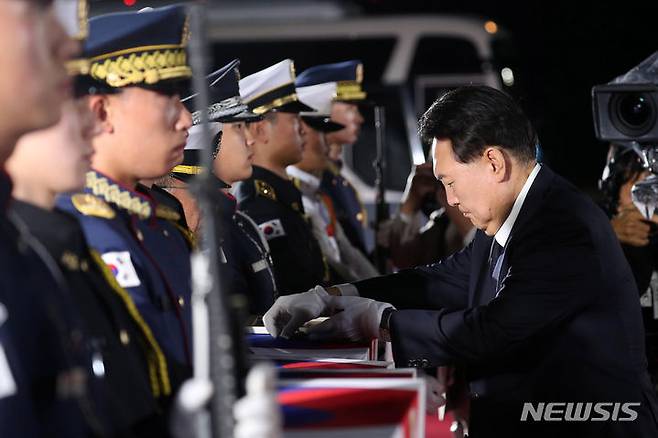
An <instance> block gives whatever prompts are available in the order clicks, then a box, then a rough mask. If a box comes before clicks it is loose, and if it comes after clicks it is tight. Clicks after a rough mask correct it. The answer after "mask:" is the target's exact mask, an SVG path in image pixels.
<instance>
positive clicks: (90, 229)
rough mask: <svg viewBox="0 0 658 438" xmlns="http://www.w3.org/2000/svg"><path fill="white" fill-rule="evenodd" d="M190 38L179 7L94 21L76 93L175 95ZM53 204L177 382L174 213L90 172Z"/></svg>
mask: <svg viewBox="0 0 658 438" xmlns="http://www.w3.org/2000/svg"><path fill="white" fill-rule="evenodd" d="M188 39H189V26H188V17H187V12H186V8H185V7H184V6H181V5H172V6H166V7H162V8H156V9H151V10H148V11H140V12H139V13H137V12H125V13H114V14H107V15H100V16H97V17H94V18H92V19H91V20H89V36H88V38H87V39H86V40H85V42H84V44H83V50H82V55H83V57H84V58H86V59H88V61H89V69H88V75H86V76H84V77H82V79H83V80H81V81H80V82H81V85H80V87H79V89H80V91H83V92H84V93H85V94H101V95H102V94H114V93H116V92H117V91H120V90H121V89H122V88H125V87H140V88H142V89H144V90H148V91H149V92H152V93H167V94H171V95H175V94H176V93H178V92H179V91H180V90H181V89H182V87H183V86H184V84H185V83H187V82H189V79H190V77H191V75H192V71H191V68H190V66H189V65H188V64H187V56H186V45H187V41H188ZM83 86H84V87H85V89H84V90H83ZM135 123H139V121H135ZM127 170H128V169H123V171H127ZM132 176H133V177H135V175H132ZM139 190H142V192H140V191H139ZM57 206H58V208H60V209H61V210H63V211H65V212H68V213H70V214H72V215H74V216H75V217H76V218H77V219H78V220H79V222H80V224H81V226H82V229H83V231H84V234H85V237H86V238H87V242H88V244H89V246H90V247H91V248H92V249H94V250H96V251H97V252H98V253H100V256H101V258H102V259H103V261H104V262H105V263H106V264H107V265H108V267H110V269H111V270H112V273H113V274H114V276H115V278H116V280H117V282H118V283H119V285H120V286H121V287H122V288H124V289H125V290H126V291H127V292H128V293H129V294H130V296H131V298H132V300H133V301H134V303H135V305H136V306H137V309H138V310H139V312H140V314H141V315H142V317H143V318H144V320H145V321H146V323H147V324H148V326H149V327H150V329H151V331H152V332H153V335H154V337H155V338H156V340H157V341H158V343H159V344H160V346H161V347H162V350H163V351H164V354H165V355H166V356H167V358H168V359H169V368H170V371H171V372H172V374H173V376H172V381H174V382H179V381H180V380H181V378H184V377H185V376H186V375H188V374H189V371H190V370H191V365H192V352H191V312H190V309H189V304H190V298H191V269H190V261H189V255H190V246H191V242H188V241H187V240H186V237H191V236H190V235H189V234H188V233H185V229H184V228H182V227H181V228H180V229H179V227H178V223H177V221H179V220H180V214H179V213H177V212H176V211H174V210H172V209H171V208H169V207H167V206H165V205H162V204H160V203H158V202H157V201H155V200H154V199H153V197H152V196H151V194H150V192H149V191H148V190H147V189H144V188H142V187H124V186H121V185H120V184H118V183H116V182H115V181H113V180H112V179H111V178H109V177H107V176H105V175H102V174H101V173H99V172H95V171H92V172H89V173H88V174H87V184H86V187H85V189H84V192H83V193H75V194H68V195H66V196H61V197H60V198H59V199H58V201H57ZM179 374H180V378H179V377H178V376H179ZM174 386H175V385H174Z"/></svg>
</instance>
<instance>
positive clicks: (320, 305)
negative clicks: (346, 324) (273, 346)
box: [263, 286, 331, 338]
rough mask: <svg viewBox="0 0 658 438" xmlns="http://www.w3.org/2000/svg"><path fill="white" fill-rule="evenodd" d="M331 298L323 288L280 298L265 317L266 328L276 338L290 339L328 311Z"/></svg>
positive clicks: (317, 287) (318, 287)
mask: <svg viewBox="0 0 658 438" xmlns="http://www.w3.org/2000/svg"><path fill="white" fill-rule="evenodd" d="M330 298H331V296H330V295H329V294H328V293H327V291H325V290H324V288H323V287H322V286H316V287H314V288H313V289H311V290H309V291H307V292H303V293H300V294H293V295H286V296H283V297H279V299H278V300H276V302H275V303H274V304H273V305H272V307H270V310H268V311H267V313H265V315H264V316H263V323H264V324H265V328H266V329H267V331H268V332H269V333H270V335H272V336H273V337H275V338H276V337H279V336H280V337H282V338H290V337H291V336H292V335H293V334H295V332H296V331H297V329H298V328H299V327H301V326H302V325H303V324H304V323H306V322H307V321H310V320H312V319H314V318H317V317H318V316H320V315H322V314H323V313H325V312H326V311H328V310H329V301H330Z"/></svg>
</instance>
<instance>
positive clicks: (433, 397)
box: [418, 370, 446, 416]
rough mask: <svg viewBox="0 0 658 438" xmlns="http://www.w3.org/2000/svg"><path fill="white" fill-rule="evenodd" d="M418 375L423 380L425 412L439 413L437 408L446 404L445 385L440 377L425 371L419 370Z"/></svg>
mask: <svg viewBox="0 0 658 438" xmlns="http://www.w3.org/2000/svg"><path fill="white" fill-rule="evenodd" d="M418 375H419V377H421V378H422V379H423V380H424V381H425V412H427V413H428V414H430V415H437V416H438V414H439V408H440V407H441V406H444V405H445V404H446V398H445V394H446V386H445V384H444V383H445V382H443V381H441V380H442V379H437V378H436V377H434V376H430V375H429V374H427V373H426V372H424V371H422V370H419V371H418Z"/></svg>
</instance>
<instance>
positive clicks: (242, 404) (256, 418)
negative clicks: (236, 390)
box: [233, 363, 282, 438]
mask: <svg viewBox="0 0 658 438" xmlns="http://www.w3.org/2000/svg"><path fill="white" fill-rule="evenodd" d="M245 386H246V390H247V391H246V392H247V394H246V395H245V396H244V397H242V398H241V399H240V400H238V401H237V402H236V403H235V405H234V406H233V415H234V416H235V428H234V430H233V436H234V438H278V437H280V436H281V424H282V418H281V417H282V415H281V409H280V408H279V404H278V403H277V400H276V369H275V368H274V367H273V366H272V365H269V364H266V363H259V364H256V365H255V366H254V367H253V368H252V369H251V371H249V374H248V375H247V380H246V385H245Z"/></svg>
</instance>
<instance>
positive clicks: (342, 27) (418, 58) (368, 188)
mask: <svg viewBox="0 0 658 438" xmlns="http://www.w3.org/2000/svg"><path fill="white" fill-rule="evenodd" d="M277 5H278V3H277ZM310 5H314V7H315V8H316V9H313V8H311V10H308V11H300V8H299V3H297V4H296V5H295V6H294V7H290V8H288V10H287V11H286V10H282V9H281V8H277V7H276V6H272V7H271V9H257V8H254V7H253V6H247V7H245V8H244V9H243V14H241V13H238V12H237V10H235V9H231V10H232V11H233V12H232V13H230V14H227V13H221V9H218V10H217V11H216V13H213V14H211V15H210V16H209V29H210V32H209V38H210V40H211V44H212V48H213V55H214V59H215V60H217V61H220V60H221V61H220V63H221V62H224V61H228V60H230V59H232V58H240V60H241V66H240V70H241V71H242V72H243V74H244V75H247V74H250V73H251V72H254V71H257V70H260V69H262V68H265V67H267V66H269V65H271V64H274V63H275V62H278V61H280V60H281V59H284V58H292V59H293V60H295V66H296V68H297V71H298V72H301V71H303V70H304V69H306V68H308V67H311V66H314V65H317V64H324V63H331V62H339V61H344V60H348V59H360V60H361V61H363V64H364V73H365V75H364V76H365V77H364V88H365V90H366V91H367V92H368V95H369V99H371V100H374V101H375V102H377V103H378V104H381V105H383V106H385V108H386V147H387V153H386V155H387V156H386V161H387V167H386V169H385V185H386V188H387V191H386V201H387V202H389V203H391V204H394V205H397V203H399V201H400V198H401V196H402V190H403V189H404V185H405V182H406V178H407V176H408V174H409V171H410V170H411V168H412V165H413V164H419V163H423V162H425V160H426V154H427V146H426V145H425V146H424V145H422V144H421V142H420V139H419V138H418V135H417V121H418V117H419V116H420V115H421V114H422V113H423V111H424V110H425V109H427V107H428V106H429V105H430V104H431V103H432V102H433V101H434V99H435V98H436V97H437V96H438V95H439V94H441V93H442V92H444V91H445V90H447V89H451V88H454V87H457V86H460V85H465V84H486V85H490V86H493V87H496V88H500V87H501V86H502V85H503V84H504V85H507V86H511V85H512V84H513V81H514V77H513V74H514V73H513V71H512V70H511V69H510V68H509V67H507V66H505V65H502V64H499V63H498V62H496V61H497V57H495V56H494V52H495V51H496V48H497V45H498V47H500V46H501V42H502V43H505V42H506V39H505V36H504V32H502V31H501V30H500V29H498V26H497V24H496V23H494V22H492V21H487V20H484V19H477V18H469V17H460V16H444V15H414V16H379V17H368V16H359V17H349V16H344V15H342V14H341V11H340V8H335V7H334V8H332V7H331V4H325V3H322V4H318V3H310ZM318 8H319V9H318ZM268 10H269V11H270V13H269V14H268V13H267V12H266V11H268ZM250 11H251V12H250ZM241 17H246V18H249V19H242V18H241ZM318 17H321V18H318ZM363 113H364V117H365V119H366V123H365V124H364V126H363V128H362V134H361V138H360V139H359V141H358V142H357V144H355V145H353V146H350V147H346V148H345V150H344V153H343V160H344V163H345V166H344V169H343V173H344V175H345V176H346V177H347V178H348V179H349V180H350V182H351V183H352V184H353V185H354V187H355V188H356V190H357V191H358V193H359V196H360V197H361V200H362V201H363V202H364V204H365V205H366V207H367V208H368V210H369V213H370V217H374V215H373V212H374V201H375V187H374V180H375V172H374V169H373V167H372V162H373V160H374V159H375V151H376V144H375V131H374V121H373V114H372V111H369V110H367V109H366V110H365V111H363Z"/></svg>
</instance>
